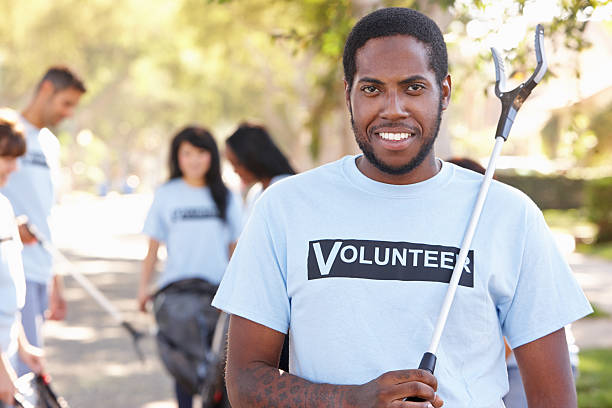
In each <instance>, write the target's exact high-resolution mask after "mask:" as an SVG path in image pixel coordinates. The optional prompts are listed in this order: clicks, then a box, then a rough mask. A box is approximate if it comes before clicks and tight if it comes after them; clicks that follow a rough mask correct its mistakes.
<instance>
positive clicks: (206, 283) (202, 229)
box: [138, 127, 242, 408]
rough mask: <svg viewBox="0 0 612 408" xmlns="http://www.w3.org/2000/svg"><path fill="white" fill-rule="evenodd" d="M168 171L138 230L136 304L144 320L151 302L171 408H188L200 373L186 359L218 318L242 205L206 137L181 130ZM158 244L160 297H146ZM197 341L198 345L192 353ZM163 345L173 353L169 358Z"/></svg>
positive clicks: (205, 343)
mask: <svg viewBox="0 0 612 408" xmlns="http://www.w3.org/2000/svg"><path fill="white" fill-rule="evenodd" d="M169 164H170V180H169V181H168V182H166V183H165V184H163V185H162V186H161V187H159V188H158V189H157V191H156V192H155V197H154V199H153V204H152V205H151V208H150V209H149V213H148V214H147V218H146V221H145V225H144V228H143V232H144V234H146V235H147V236H149V250H148V252H147V255H146V257H145V259H144V261H143V264H142V273H141V278H140V286H139V289H138V304H139V308H140V310H141V311H143V312H144V311H146V304H147V302H148V301H149V300H150V299H151V297H152V296H154V309H155V317H156V320H157V323H158V327H159V333H158V346H160V354H161V358H162V360H163V361H164V363H165V365H166V368H167V369H168V371H170V373H171V374H172V375H173V377H174V379H175V390H176V398H177V401H178V405H179V408H190V407H191V406H192V403H193V401H192V399H193V398H192V397H193V395H194V394H195V393H196V392H197V391H198V390H197V389H198V381H197V379H196V378H195V377H197V376H198V375H205V373H204V372H205V371H206V369H207V367H206V362H205V361H199V362H194V360H197V358H196V357H195V356H194V355H193V354H189V353H187V351H188V350H190V349H193V350H195V353H199V352H202V353H203V354H202V356H201V358H202V359H204V360H205V357H206V349H207V348H208V346H209V345H210V337H211V336H212V331H213V330H214V327H215V323H216V319H217V317H218V315H219V313H218V311H217V310H216V309H214V308H213V307H212V306H210V302H211V300H212V296H213V295H214V293H215V292H216V290H217V286H218V285H219V282H220V281H221V277H222V276H223V273H224V272H225V268H226V266H227V263H228V260H229V258H230V256H231V254H232V252H233V249H234V246H235V243H236V240H237V239H238V235H239V234H240V230H241V227H242V203H241V198H240V197H239V196H238V195H237V194H234V193H231V192H230V191H229V190H228V189H227V187H226V186H225V184H224V183H223V180H222V179H221V168H220V158H219V151H218V148H217V144H216V143H215V140H214V139H213V137H212V135H211V134H210V133H209V132H208V131H207V130H206V129H204V128H201V127H187V128H185V129H183V130H181V131H180V132H179V133H178V134H177V135H176V136H175V137H174V139H173V140H172V144H171V148H170V163H169ZM161 244H165V246H166V249H167V252H168V258H167V260H166V264H165V269H164V271H163V272H162V273H161V275H160V277H159V279H158V281H157V285H156V286H157V287H158V288H161V289H160V290H159V291H158V292H157V294H155V295H153V291H152V290H151V289H150V282H151V277H152V275H153V271H154V269H155V264H156V263H157V260H158V257H157V251H158V249H159V247H160V245H161ZM190 292H199V293H200V296H198V297H197V298H196V299H197V300H196V302H198V303H197V304H194V303H193V301H190V300H189V299H188V297H189V296H190V295H189V293H190ZM194 309H195V310H194ZM191 312H193V313H191ZM177 314H178V315H177ZM190 330H193V331H190ZM200 333H204V337H203V338H201V339H200V340H201V342H202V343H203V344H201V346H198V345H197V344H196V345H195V346H194V343H195V342H196V339H195V337H198V338H199V337H201V336H200ZM168 343H170V345H175V346H176V347H175V350H174V351H171V350H169V349H168V348H167V347H166V344H168ZM194 363H197V364H195V365H194V371H197V372H195V373H190V372H189V370H188V369H187V368H188V367H187V366H188V365H190V364H194ZM186 369H187V370H186Z"/></svg>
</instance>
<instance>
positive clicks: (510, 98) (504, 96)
mask: <svg viewBox="0 0 612 408" xmlns="http://www.w3.org/2000/svg"><path fill="white" fill-rule="evenodd" d="M491 52H492V53H493V62H494V64H495V95H496V96H497V97H498V98H499V99H500V100H501V104H502V109H501V114H500V117H499V121H498V123H497V130H496V132H495V146H494V147H493V152H492V153H491V158H490V159H489V164H488V166H487V170H486V172H485V175H484V178H483V180H482V184H481V185H480V191H479V192H478V196H477V198H476V203H475V204H474V209H473V211H472V215H471V217H470V220H469V223H468V226H467V229H466V231H465V235H464V237H463V242H462V243H461V249H460V250H459V256H458V257H457V262H456V264H455V267H454V269H453V273H452V275H451V279H450V282H449V285H448V289H447V291H446V296H445V297H444V302H443V303H442V308H441V310H440V315H439V316H438V321H437V322H436V326H435V329H434V332H433V335H432V338H431V343H430V344H429V349H428V350H427V352H425V354H423V358H422V359H421V363H420V364H419V368H420V369H422V370H427V371H429V372H430V373H432V374H433V372H434V369H435V366H436V351H437V350H438V345H439V343H440V338H441V337H442V331H443V330H444V326H445V325H446V320H447V318H448V314H449V312H450V308H451V306H452V303H453V299H454V298H455V292H456V291H457V286H458V284H459V279H460V278H461V273H462V271H463V267H464V264H465V260H466V258H467V255H468V252H469V249H470V245H471V244H472V238H473V237H474V232H475V231H476V227H477V226H478V220H479V218H480V213H481V211H482V207H483V205H484V202H485V200H486V197H487V192H488V190H489V185H490V184H491V179H492V178H493V173H494V172H495V162H496V160H497V158H498V156H499V154H500V152H501V148H502V145H503V144H504V142H505V141H506V140H507V139H508V134H509V133H510V129H511V128H512V125H513V123H514V119H515V117H516V113H517V112H518V110H519V109H520V108H521V106H522V105H523V103H524V102H525V100H526V99H527V97H528V96H529V94H530V93H531V91H532V90H533V88H535V87H536V85H537V84H538V83H540V81H541V80H542V78H543V77H544V74H545V73H546V70H547V63H546V55H545V54H544V28H543V27H542V25H541V24H538V25H537V27H536V32H535V52H536V60H537V66H536V68H535V71H534V72H533V74H531V76H530V77H529V79H527V81H525V82H523V83H522V84H520V85H519V86H517V87H516V88H514V89H513V90H511V91H506V89H505V88H506V73H505V70H504V62H503V60H502V58H501V56H500V55H499V53H498V52H497V50H495V49H494V48H491ZM406 401H424V400H422V399H419V398H417V397H409V398H407V399H406Z"/></svg>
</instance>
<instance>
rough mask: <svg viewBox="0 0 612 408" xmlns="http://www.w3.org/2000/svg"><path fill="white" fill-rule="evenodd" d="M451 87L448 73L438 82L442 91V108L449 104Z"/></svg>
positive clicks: (444, 108)
mask: <svg viewBox="0 0 612 408" xmlns="http://www.w3.org/2000/svg"><path fill="white" fill-rule="evenodd" d="M451 88H452V82H451V76H450V74H448V75H446V78H444V79H443V80H442V83H441V84H440V92H442V110H446V108H448V105H449V104H450V98H451Z"/></svg>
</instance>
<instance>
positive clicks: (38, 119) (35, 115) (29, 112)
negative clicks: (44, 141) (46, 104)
mask: <svg viewBox="0 0 612 408" xmlns="http://www.w3.org/2000/svg"><path fill="white" fill-rule="evenodd" d="M21 116H23V117H24V118H25V120H27V121H28V122H30V123H31V124H33V125H34V126H36V127H37V128H39V129H42V128H44V127H45V123H44V121H43V118H42V115H41V113H40V109H37V108H36V106H35V104H34V102H32V103H31V104H29V105H28V107H27V108H25V109H24V110H23V111H22V112H21Z"/></svg>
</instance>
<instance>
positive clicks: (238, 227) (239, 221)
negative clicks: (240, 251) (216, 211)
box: [227, 192, 244, 242]
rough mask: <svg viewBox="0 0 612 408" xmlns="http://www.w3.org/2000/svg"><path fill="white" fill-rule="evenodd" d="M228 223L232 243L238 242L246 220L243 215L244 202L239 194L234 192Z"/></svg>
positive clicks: (231, 196) (229, 207) (231, 197)
mask: <svg viewBox="0 0 612 408" xmlns="http://www.w3.org/2000/svg"><path fill="white" fill-rule="evenodd" d="M227 221H228V225H229V229H230V240H231V242H236V241H238V237H239V236H240V233H241V232H242V227H243V226H244V218H243V213H242V201H241V199H240V197H239V196H238V194H236V193H233V192H231V193H230V200H229V206H228V211H227Z"/></svg>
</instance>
